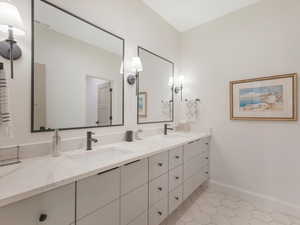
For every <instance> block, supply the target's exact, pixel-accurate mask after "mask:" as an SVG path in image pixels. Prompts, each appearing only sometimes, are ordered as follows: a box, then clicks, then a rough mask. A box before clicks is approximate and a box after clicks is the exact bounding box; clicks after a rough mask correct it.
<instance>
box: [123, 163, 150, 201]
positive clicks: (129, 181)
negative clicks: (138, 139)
mask: <svg viewBox="0 0 300 225" xmlns="http://www.w3.org/2000/svg"><path fill="white" fill-rule="evenodd" d="M147 181H148V159H142V160H138V161H136V162H132V163H129V164H127V165H124V166H122V167H121V194H122V195H124V194H126V193H128V192H129V191H132V190H134V189H136V188H137V187H140V186H142V185H143V184H145V183H147Z"/></svg>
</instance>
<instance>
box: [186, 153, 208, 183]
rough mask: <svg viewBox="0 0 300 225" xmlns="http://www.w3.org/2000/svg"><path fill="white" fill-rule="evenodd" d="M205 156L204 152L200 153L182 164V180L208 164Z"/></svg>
mask: <svg viewBox="0 0 300 225" xmlns="http://www.w3.org/2000/svg"><path fill="white" fill-rule="evenodd" d="M206 157H207V156H206V154H200V155H197V156H195V157H194V158H193V159H191V160H189V161H188V162H187V163H185V164H184V180H186V179H188V178H189V177H191V176H193V175H194V174H196V173H199V171H200V170H201V169H202V168H203V167H207V166H208V160H207V159H206Z"/></svg>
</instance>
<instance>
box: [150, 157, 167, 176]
mask: <svg viewBox="0 0 300 225" xmlns="http://www.w3.org/2000/svg"><path fill="white" fill-rule="evenodd" d="M168 164H169V153H168V152H163V153H160V154H157V155H154V156H152V157H150V158H149V179H150V180H152V179H154V178H156V177H159V176H160V175H162V174H164V173H165V172H167V171H168V168H169V165H168Z"/></svg>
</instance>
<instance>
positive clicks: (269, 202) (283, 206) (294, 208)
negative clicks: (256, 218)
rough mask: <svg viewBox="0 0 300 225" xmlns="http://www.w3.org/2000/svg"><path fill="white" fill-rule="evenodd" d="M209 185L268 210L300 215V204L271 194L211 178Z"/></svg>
mask: <svg viewBox="0 0 300 225" xmlns="http://www.w3.org/2000/svg"><path fill="white" fill-rule="evenodd" d="M209 186H212V187H214V188H216V189H217V190H220V191H223V192H226V193H229V194H232V195H238V196H239V197H240V198H242V199H244V200H246V201H249V202H252V203H254V204H255V205H256V206H258V207H259V208H261V209H263V210H266V211H276V212H281V213H285V214H289V215H291V216H295V217H299V215H300V206H298V205H295V204H291V203H289V202H284V201H281V200H279V199H276V198H274V197H271V196H267V195H262V194H259V193H255V192H251V191H248V190H245V189H242V188H239V187H236V186H231V185H227V184H223V183H220V182H217V181H215V180H210V182H209Z"/></svg>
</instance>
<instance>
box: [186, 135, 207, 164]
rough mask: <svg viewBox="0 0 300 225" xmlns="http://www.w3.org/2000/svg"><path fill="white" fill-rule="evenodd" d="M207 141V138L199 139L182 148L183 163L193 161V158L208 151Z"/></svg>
mask: <svg viewBox="0 0 300 225" xmlns="http://www.w3.org/2000/svg"><path fill="white" fill-rule="evenodd" d="M208 141H209V140H208V139H207V138H204V139H199V140H197V141H194V142H191V143H189V144H186V145H185V146H184V162H187V161H189V160H190V159H193V158H194V157H195V156H197V155H199V154H201V153H203V152H205V151H208V145H209V142H208Z"/></svg>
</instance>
